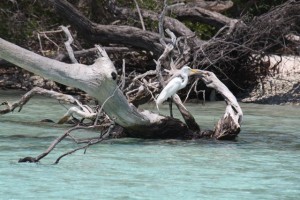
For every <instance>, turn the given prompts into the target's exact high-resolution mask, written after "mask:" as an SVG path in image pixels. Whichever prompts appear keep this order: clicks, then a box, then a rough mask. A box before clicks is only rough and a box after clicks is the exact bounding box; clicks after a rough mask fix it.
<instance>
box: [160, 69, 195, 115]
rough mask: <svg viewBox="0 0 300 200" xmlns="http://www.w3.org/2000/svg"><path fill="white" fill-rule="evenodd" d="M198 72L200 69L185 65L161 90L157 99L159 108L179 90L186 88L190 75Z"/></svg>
mask: <svg viewBox="0 0 300 200" xmlns="http://www.w3.org/2000/svg"><path fill="white" fill-rule="evenodd" d="M196 73H198V70H196V69H191V68H190V67H188V66H183V67H182V68H181V69H180V71H179V74H178V76H175V77H174V78H173V79H172V80H171V81H170V82H169V83H168V84H167V85H166V87H165V88H164V89H163V90H162V91H161V93H160V94H159V95H158V97H157V99H156V107H157V110H159V108H158V106H159V105H160V104H162V103H163V102H164V101H165V100H167V99H168V98H170V97H172V96H173V95H174V94H175V93H176V92H177V91H178V90H180V89H182V88H184V87H185V86H186V85H187V83H188V77H189V75H192V74H196Z"/></svg>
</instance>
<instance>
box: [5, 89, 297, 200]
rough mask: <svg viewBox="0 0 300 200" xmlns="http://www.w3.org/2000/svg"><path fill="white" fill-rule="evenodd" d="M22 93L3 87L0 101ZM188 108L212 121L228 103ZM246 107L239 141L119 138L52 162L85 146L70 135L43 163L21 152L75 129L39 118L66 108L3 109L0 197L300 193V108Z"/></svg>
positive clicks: (50, 104)
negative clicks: (30, 160)
mask: <svg viewBox="0 0 300 200" xmlns="http://www.w3.org/2000/svg"><path fill="white" fill-rule="evenodd" d="M19 96H20V94H19V93H18V94H16V93H13V94H10V92H3V91H1V93H0V101H1V102H2V101H3V100H12V99H16V98H17V97H19ZM148 108H150V109H153V110H154V108H155V107H154V105H149V106H148ZM188 108H189V110H191V112H192V113H193V114H194V115H195V116H196V119H197V121H198V122H201V123H200V124H201V125H202V128H203V129H209V128H212V127H213V125H214V124H215V123H216V121H217V120H218V119H219V118H220V116H221V115H222V113H223V111H224V109H225V105H224V103H223V102H218V103H207V104H206V105H205V106H202V105H201V104H188ZM242 108H243V111H244V114H245V117H244V122H243V125H242V131H241V133H240V135H239V137H238V139H237V140H236V141H213V140H199V141H178V140H139V139H120V140H112V141H109V142H105V143H102V144H98V145H95V146H92V147H91V148H89V149H88V150H87V152H86V154H83V151H78V152H77V153H75V154H72V155H70V156H67V157H65V158H63V159H62V160H61V162H60V163H59V164H58V165H52V164H51V163H53V162H54V161H55V159H56V158H57V157H58V156H60V155H61V154H62V153H64V152H66V151H69V150H71V149H73V148H75V147H77V146H76V145H75V144H73V143H72V142H71V141H70V140H66V141H63V142H62V143H61V144H59V145H58V146H57V148H56V149H55V150H54V151H53V152H52V153H51V154H49V155H48V156H47V157H46V158H44V159H43V160H42V161H41V163H40V164H32V163H22V164H20V163H17V160H18V159H19V158H21V157H25V156H36V155H38V154H40V153H42V152H43V151H44V150H46V148H47V147H48V145H49V144H50V143H51V141H53V140H54V139H55V138H56V137H58V136H59V135H60V134H62V133H63V132H64V131H65V130H67V126H57V125H53V124H47V123H40V122H38V121H39V120H41V119H45V118H50V119H52V120H54V121H57V120H58V118H59V117H60V116H62V115H63V114H64V112H65V109H64V108H63V107H62V106H60V105H58V104H57V102H56V101H55V100H49V99H45V98H37V97H36V98H34V99H33V100H31V101H30V102H29V104H28V105H26V106H25V107H24V108H23V110H22V112H20V113H18V112H16V111H15V112H14V113H11V114H7V115H4V116H0V127H1V128H0V199H230V200H231V199H272V200H273V199H299V198H300V197H299V196H300V184H299V183H300V158H299V157H300V156H299V153H300V119H299V118H300V108H299V107H293V106H266V105H255V104H242ZM162 111H163V112H165V113H167V106H164V107H163V108H162ZM175 115H177V113H176V112H175ZM79 134H85V135H87V134H88V135H94V134H96V133H91V132H86V131H81V132H80V133H79Z"/></svg>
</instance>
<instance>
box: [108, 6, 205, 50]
mask: <svg viewBox="0 0 300 200" xmlns="http://www.w3.org/2000/svg"><path fill="white" fill-rule="evenodd" d="M109 2H110V3H109V8H110V11H111V12H112V13H113V14H115V15H116V16H117V17H118V18H120V19H125V20H127V19H128V17H132V18H138V17H139V13H138V11H137V10H136V9H134V10H133V9H129V8H121V7H118V6H116V4H115V2H114V1H113V0H111V1H109ZM141 15H142V17H143V18H145V19H149V20H151V21H154V22H158V21H159V14H158V13H156V12H153V11H150V10H141ZM163 26H164V29H169V30H170V31H172V32H173V33H174V34H175V35H176V36H177V37H179V36H184V37H186V38H187V39H188V42H189V43H190V45H191V47H196V46H199V45H200V44H202V43H203V41H202V40H200V39H199V38H198V37H195V33H194V32H193V31H191V30H190V29H189V28H188V27H186V26H185V25H184V24H183V23H182V22H180V21H178V20H177V19H174V18H172V17H168V16H165V17H164V19H163Z"/></svg>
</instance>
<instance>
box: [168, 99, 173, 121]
mask: <svg viewBox="0 0 300 200" xmlns="http://www.w3.org/2000/svg"><path fill="white" fill-rule="evenodd" d="M168 101H169V108H170V116H171V117H173V110H172V103H173V99H172V98H169V99H168Z"/></svg>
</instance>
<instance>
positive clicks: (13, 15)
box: [0, 0, 61, 45]
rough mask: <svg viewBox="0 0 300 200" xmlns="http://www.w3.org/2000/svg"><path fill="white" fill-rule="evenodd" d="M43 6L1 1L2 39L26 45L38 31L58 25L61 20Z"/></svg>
mask: <svg viewBox="0 0 300 200" xmlns="http://www.w3.org/2000/svg"><path fill="white" fill-rule="evenodd" d="M42 4H43V2H42V3H39V2H37V1H31V0H23V1H0V7H1V10H0V37H2V38H4V39H7V40H9V41H11V42H13V43H16V44H19V45H24V44H26V43H29V42H28V39H29V38H31V37H33V36H34V33H35V32H36V31H37V30H45V29H48V30H49V27H47V28H45V27H46V26H49V24H57V23H58V22H59V18H58V17H53V13H52V12H51V10H50V9H45V7H46V6H43V7H41V5H42ZM60 23H61V22H60ZM34 37H36V35H35V36H34Z"/></svg>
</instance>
